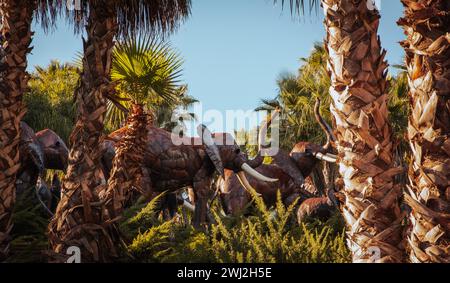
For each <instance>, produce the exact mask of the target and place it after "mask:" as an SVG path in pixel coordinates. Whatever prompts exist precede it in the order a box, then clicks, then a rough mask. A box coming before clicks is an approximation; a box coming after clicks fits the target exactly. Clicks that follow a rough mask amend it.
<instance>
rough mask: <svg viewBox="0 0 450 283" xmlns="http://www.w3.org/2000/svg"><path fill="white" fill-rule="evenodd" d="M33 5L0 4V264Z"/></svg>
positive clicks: (27, 1) (14, 0) (8, 0)
mask: <svg viewBox="0 0 450 283" xmlns="http://www.w3.org/2000/svg"><path fill="white" fill-rule="evenodd" d="M35 7H36V1H33V0H1V1H0V23H1V34H0V37H1V39H0V43H1V46H0V73H1V76H0V261H2V260H3V259H4V258H6V256H7V254H8V252H9V232H10V231H11V229H12V222H11V213H12V210H13V206H14V201H15V182H16V173H17V170H18V169H19V166H20V163H19V141H20V126H19V125H20V120H21V119H22V117H23V115H24V114H25V111H26V110H25V107H24V105H23V103H22V96H23V94H24V92H25V90H26V87H27V82H28V76H27V73H26V68H27V54H28V53H29V52H30V51H31V48H30V44H31V38H32V35H33V33H32V32H31V22H32V17H33V12H34V9H35Z"/></svg>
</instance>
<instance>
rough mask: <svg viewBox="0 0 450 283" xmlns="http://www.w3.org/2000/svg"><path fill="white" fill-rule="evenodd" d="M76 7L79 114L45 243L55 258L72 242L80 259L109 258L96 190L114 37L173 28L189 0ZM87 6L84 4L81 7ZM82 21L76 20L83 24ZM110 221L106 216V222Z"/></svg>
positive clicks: (110, 246)
mask: <svg viewBox="0 0 450 283" xmlns="http://www.w3.org/2000/svg"><path fill="white" fill-rule="evenodd" d="M82 7H84V9H82V10H81V11H79V12H78V15H79V16H80V17H81V18H84V17H87V25H86V33H87V39H86V40H85V41H84V55H83V61H82V62H83V73H82V74H81V78H80V86H79V88H78V89H77V91H76V97H77V107H78V116H77V123H76V125H75V128H74V130H73V131H72V135H71V138H70V142H71V150H70V155H69V167H68V169H67V174H66V176H65V178H64V180H63V187H62V192H63V195H62V198H61V201H60V203H59V205H58V208H57V211H56V214H55V217H54V218H53V219H52V222H51V223H50V225H49V237H50V245H51V247H52V249H53V251H54V253H55V258H56V260H58V261H62V260H64V259H65V258H66V257H67V256H66V251H67V248H68V247H70V246H77V247H79V248H80V250H81V256H82V261H83V262H96V261H110V260H111V259H112V258H113V257H115V256H117V249H116V245H117V243H114V242H113V241H112V239H111V235H110V234H109V233H108V231H107V230H106V228H107V227H105V226H107V225H106V224H105V220H106V217H105V215H104V210H103V203H102V202H100V199H99V196H98V192H99V191H101V190H102V188H103V187H104V186H105V180H104V176H103V175H102V173H101V170H100V159H101V155H102V149H101V148H100V144H101V139H100V137H101V134H102V132H103V130H104V121H105V114H106V111H107V102H106V99H107V98H109V99H112V100H115V101H116V102H117V99H118V98H117V97H115V95H114V90H115V85H114V84H113V83H112V82H111V79H110V77H111V66H112V53H113V47H114V39H115V38H116V37H117V38H121V37H122V38H123V37H125V36H127V35H130V34H133V33H136V30H137V29H138V28H140V29H141V31H142V32H145V31H146V30H149V31H150V32H153V33H158V32H166V31H167V32H168V31H172V30H173V29H174V28H175V27H176V26H177V24H178V23H179V22H180V20H182V19H184V18H185V17H186V16H187V15H188V14H189V13H190V1H189V0H171V1H167V0H165V1H163V0H128V1H125V0H123V1H122V0H115V1H107V0H91V1H82ZM86 7H88V8H89V9H86ZM82 25H83V23H81V22H80V23H79V26H82ZM108 223H110V222H108Z"/></svg>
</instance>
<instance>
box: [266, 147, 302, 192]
mask: <svg viewBox="0 0 450 283" xmlns="http://www.w3.org/2000/svg"><path fill="white" fill-rule="evenodd" d="M273 160H274V163H275V164H276V165H277V166H278V167H280V168H281V169H282V170H283V171H284V173H286V174H287V175H289V176H290V177H291V178H292V179H293V180H294V182H295V184H296V185H297V186H299V187H300V186H303V185H304V184H305V177H304V176H303V174H302V172H301V171H300V169H299V168H298V166H297V164H296V163H295V162H294V161H293V160H292V158H291V157H290V156H289V154H288V153H287V152H285V151H284V150H281V149H280V150H279V151H278V154H277V155H275V156H274V157H273Z"/></svg>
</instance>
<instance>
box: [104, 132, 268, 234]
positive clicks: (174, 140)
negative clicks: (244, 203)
mask: <svg viewBox="0 0 450 283" xmlns="http://www.w3.org/2000/svg"><path fill="white" fill-rule="evenodd" d="M148 130H149V132H148V144H147V146H146V152H145V153H143V154H144V164H143V169H144V170H143V171H144V172H145V175H147V176H144V178H143V179H146V180H145V182H143V184H142V186H143V190H144V191H145V192H146V194H147V195H152V194H153V195H154V194H155V193H158V194H159V193H162V192H176V191H178V190H179V189H182V188H185V187H191V188H192V190H193V192H194V195H195V211H194V218H193V224H194V227H197V228H198V227H200V226H201V224H202V223H205V222H206V218H207V201H208V198H209V196H210V187H211V183H212V181H213V178H214V175H215V173H216V172H218V173H219V174H220V175H223V174H224V170H225V169H228V170H232V171H233V172H235V173H236V175H237V178H239V179H240V180H241V182H242V184H243V185H244V187H246V188H247V189H250V187H251V186H250V185H249V183H248V180H247V178H246V175H245V174H244V172H246V173H247V174H249V175H250V176H253V177H254V178H256V179H258V180H260V181H262V182H276V181H277V180H276V179H273V178H268V177H266V176H264V175H262V174H260V173H259V172H258V171H256V170H255V169H253V168H256V167H258V166H259V165H261V163H262V161H263V158H262V157H261V155H259V154H258V157H257V158H255V159H252V160H249V159H248V158H247V156H246V154H244V153H243V152H241V150H240V147H239V146H238V145H237V143H236V142H235V140H234V139H233V137H232V136H231V135H230V134H227V133H215V134H212V133H211V132H210V131H209V130H208V129H207V128H206V127H205V126H203V125H200V126H199V127H198V129H197V130H198V134H199V136H200V137H199V138H190V137H179V136H176V135H174V134H172V133H170V132H168V131H166V130H164V129H160V128H157V127H154V126H149V127H148ZM123 135H124V130H123V129H119V130H118V131H116V132H114V133H112V134H110V135H109V136H108V138H107V140H106V141H105V142H104V144H103V146H104V152H105V153H104V155H103V159H102V162H103V167H104V175H105V177H106V178H108V176H109V171H110V170H111V167H112V159H113V158H114V155H115V151H114V144H115V143H116V142H117V141H119V140H120V139H121V138H123Z"/></svg>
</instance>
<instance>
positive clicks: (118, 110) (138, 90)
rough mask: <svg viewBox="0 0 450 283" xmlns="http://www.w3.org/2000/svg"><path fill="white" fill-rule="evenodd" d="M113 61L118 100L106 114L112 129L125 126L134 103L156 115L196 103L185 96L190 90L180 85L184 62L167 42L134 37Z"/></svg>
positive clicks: (120, 46) (120, 47)
mask: <svg viewBox="0 0 450 283" xmlns="http://www.w3.org/2000/svg"><path fill="white" fill-rule="evenodd" d="M113 58H114V60H113V65H112V70H111V79H112V81H113V82H114V83H115V84H116V91H117V93H116V96H117V97H118V99H117V100H116V101H114V102H112V101H111V102H109V104H108V113H107V120H108V122H109V123H110V126H112V127H113V128H117V127H119V126H120V125H121V124H122V122H123V121H124V120H125V117H126V115H127V109H129V107H130V105H131V103H133V102H135V103H140V104H144V105H146V106H147V107H148V108H150V109H151V110H153V112H154V113H155V112H157V111H160V110H161V109H164V110H165V111H164V112H167V110H172V108H175V107H176V106H179V105H182V104H186V103H188V104H189V103H191V100H193V99H192V98H190V97H187V96H186V91H187V88H186V86H184V85H182V84H181V83H180V76H181V71H182V64H183V60H182V59H181V57H180V55H179V54H178V53H177V52H176V51H175V50H173V49H172V48H171V46H170V45H169V44H168V43H166V42H163V41H160V40H158V39H155V38H153V37H144V36H142V37H135V38H131V39H128V40H126V41H123V42H120V43H119V44H117V46H116V48H115V49H114V52H113ZM155 115H156V116H159V113H155ZM164 119H165V120H167V117H164Z"/></svg>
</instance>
